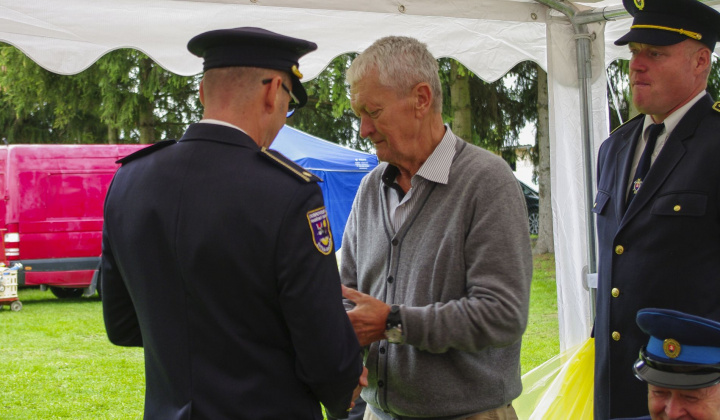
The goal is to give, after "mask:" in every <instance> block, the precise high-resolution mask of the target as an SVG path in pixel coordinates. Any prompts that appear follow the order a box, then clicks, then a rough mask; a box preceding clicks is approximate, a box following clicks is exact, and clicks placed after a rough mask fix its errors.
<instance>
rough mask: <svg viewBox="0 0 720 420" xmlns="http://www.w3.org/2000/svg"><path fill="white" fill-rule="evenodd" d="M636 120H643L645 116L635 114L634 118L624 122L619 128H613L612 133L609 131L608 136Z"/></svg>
mask: <svg viewBox="0 0 720 420" xmlns="http://www.w3.org/2000/svg"><path fill="white" fill-rule="evenodd" d="M638 118H645V114H637V115H636V116H634V117H632V118H630V119H629V120H627V121H625V122H624V123H622V124H620V125H619V126H617V127H615V129H614V130H613V131H611V132H610V134H612V133H614V132H616V131H618V130H619V129H621V128H622V127H624V126H625V125H627V124H629V123H631V122H633V121H635V120H637V119H638Z"/></svg>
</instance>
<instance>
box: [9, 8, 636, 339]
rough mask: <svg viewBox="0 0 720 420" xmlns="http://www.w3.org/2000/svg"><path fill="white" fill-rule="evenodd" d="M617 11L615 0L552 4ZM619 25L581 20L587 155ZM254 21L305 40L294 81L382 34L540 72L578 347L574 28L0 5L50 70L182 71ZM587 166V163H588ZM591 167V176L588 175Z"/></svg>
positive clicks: (500, 18)
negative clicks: (106, 65)
mask: <svg viewBox="0 0 720 420" xmlns="http://www.w3.org/2000/svg"><path fill="white" fill-rule="evenodd" d="M563 3H564V4H565V5H566V6H568V7H577V8H579V9H594V10H600V9H601V8H603V7H609V8H621V7H622V2H621V0H605V1H600V2H593V1H583V2H571V1H565V2H563ZM629 24H630V21H629V19H622V20H618V21H614V22H610V23H607V24H604V23H594V24H590V25H588V27H589V32H590V34H591V36H592V39H593V41H592V46H593V47H592V49H593V54H592V63H593V66H592V67H593V73H592V74H593V76H592V86H591V93H592V103H591V107H592V113H591V116H592V121H591V125H590V132H591V134H592V142H593V146H592V149H593V150H592V154H593V156H595V155H596V152H597V148H598V147H599V144H600V143H601V142H602V140H603V139H605V138H606V137H607V134H608V129H607V126H608V124H607V120H608V116H607V98H606V93H605V92H606V90H605V84H606V81H605V72H604V71H603V70H604V67H605V65H607V64H608V63H609V62H611V61H612V60H613V59H615V58H617V57H619V56H623V55H624V54H625V49H624V48H619V47H615V46H614V45H613V44H612V40H614V39H617V37H618V36H619V35H620V34H622V33H624V32H625V31H627V29H628V27H629ZM238 26H259V27H263V28H266V29H269V30H272V31H276V32H279V33H283V34H286V35H290V36H296V37H300V38H305V39H309V40H312V41H314V42H316V43H317V44H318V46H319V49H318V51H316V52H313V53H311V54H309V55H307V56H306V57H304V58H303V59H302V60H301V63H300V69H301V71H303V72H304V73H305V80H309V79H311V78H313V77H315V76H316V75H317V74H319V73H320V72H321V71H322V69H323V68H324V67H325V66H326V65H327V63H328V62H329V61H330V60H332V59H333V58H334V57H336V56H338V55H340V54H343V53H346V52H350V51H358V52H359V51H362V50H363V49H365V48H366V47H367V46H368V45H370V44H371V43H372V42H373V41H375V40H376V39H377V38H379V37H381V36H384V35H409V36H413V37H415V38H418V39H420V40H421V41H423V42H425V43H427V44H428V46H429V48H430V50H431V52H432V53H433V54H434V55H435V56H436V57H452V58H455V59H457V60H458V61H460V62H462V63H463V64H464V65H466V66H467V67H468V68H469V69H470V70H472V71H473V72H474V73H475V74H477V75H479V76H480V77H481V78H483V79H484V80H486V81H493V80H496V79H498V78H500V77H501V76H502V75H503V74H505V73H506V72H507V71H508V70H509V69H511V68H512V67H513V66H514V65H515V64H517V63H519V62H521V61H525V60H531V61H534V62H536V63H538V64H539V65H540V66H542V67H543V68H544V69H546V70H547V71H548V83H549V95H550V133H551V134H550V139H551V167H552V180H551V188H552V196H553V202H552V207H553V215H554V223H555V226H554V228H555V246H556V264H557V284H558V310H559V320H560V340H561V347H562V349H563V350H564V349H567V348H569V347H572V346H574V345H577V344H580V343H581V342H583V341H584V340H585V339H586V338H587V337H588V334H589V332H590V328H591V325H592V319H591V312H590V299H589V294H588V292H587V290H586V289H585V287H584V284H585V279H584V273H585V272H586V270H587V268H586V267H587V265H588V260H589V258H588V257H587V255H586V254H587V241H588V238H587V228H586V226H587V223H588V222H587V220H588V219H587V211H586V205H585V202H586V196H585V185H588V184H594V181H593V180H592V179H585V172H584V171H585V169H584V163H583V158H582V156H583V152H582V151H583V145H582V141H581V139H582V134H581V133H582V131H581V130H582V123H581V121H582V118H581V115H582V114H581V110H582V105H583V104H582V103H581V99H580V94H579V82H578V76H577V63H576V49H575V38H574V31H573V26H572V25H570V24H569V23H568V20H567V19H566V18H564V16H563V15H562V14H560V13H558V12H555V11H551V10H550V9H549V8H548V7H547V6H544V5H542V4H540V3H537V2H535V1H533V0H453V1H437V0H366V1H361V2H348V1H342V0H341V1H338V0H304V1H302V2H298V1H297V0H184V1H182V0H23V1H18V0H0V41H4V42H7V43H10V44H12V45H14V46H16V47H17V48H19V49H20V50H22V51H23V52H24V53H25V54H27V55H28V56H29V57H31V58H32V59H33V60H34V61H36V62H37V63H38V64H40V65H41V66H43V67H45V68H46V69H49V70H51V71H53V72H56V73H60V74H73V73H77V72H80V71H82V70H84V69H86V68H87V67H89V66H90V65H91V64H92V63H93V62H94V61H95V60H97V59H98V58H99V57H101V56H102V55H103V54H105V53H107V52H108V51H111V50H114V49H118V48H126V47H128V48H135V49H138V50H141V51H143V52H144V53H146V54H147V55H149V56H150V57H152V58H153V59H154V60H155V61H156V62H157V63H159V64H160V65H161V66H163V67H165V68H166V69H168V70H170V71H172V72H175V73H178V74H182V75H190V74H196V73H199V72H200V71H201V70H202V63H201V60H200V59H199V58H197V57H194V56H192V55H191V54H190V53H188V52H187V50H186V44H187V41H188V40H189V39H190V38H191V37H192V36H194V35H196V34H198V33H201V32H203V31H206V30H210V29H218V28H230V27H238ZM593 160H594V159H593ZM593 172H594V170H593Z"/></svg>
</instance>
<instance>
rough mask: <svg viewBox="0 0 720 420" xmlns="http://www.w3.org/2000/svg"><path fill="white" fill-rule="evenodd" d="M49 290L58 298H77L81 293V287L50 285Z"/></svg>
mask: <svg viewBox="0 0 720 420" xmlns="http://www.w3.org/2000/svg"><path fill="white" fill-rule="evenodd" d="M50 291H51V292H52V294H53V295H55V296H57V297H58V298H59V299H69V298H79V297H81V296H82V294H83V289H76V288H74V287H54V286H50Z"/></svg>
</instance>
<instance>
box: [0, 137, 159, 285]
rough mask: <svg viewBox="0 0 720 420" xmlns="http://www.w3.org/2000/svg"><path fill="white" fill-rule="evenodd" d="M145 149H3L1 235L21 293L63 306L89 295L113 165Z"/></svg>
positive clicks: (0, 166)
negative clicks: (48, 294)
mask: <svg viewBox="0 0 720 420" xmlns="http://www.w3.org/2000/svg"><path fill="white" fill-rule="evenodd" d="M145 146H147V145H10V146H5V147H0V191H2V193H3V196H4V202H5V205H4V206H2V205H0V229H5V232H4V239H5V260H6V261H7V262H8V264H9V265H13V264H14V263H20V264H21V268H20V269H19V270H18V285H19V286H41V287H42V288H46V287H49V288H50V290H51V291H52V292H53V293H54V294H55V295H56V296H57V297H61V298H63V297H79V296H81V295H82V294H83V292H84V291H94V289H92V288H91V289H89V290H88V288H89V287H90V286H91V283H92V279H93V274H94V273H95V270H96V269H97V268H98V264H99V261H100V257H99V256H100V253H101V238H102V223H103V204H104V201H105V194H106V192H107V189H108V186H109V185H110V182H111V181H112V177H113V175H114V174H115V171H116V170H117V168H118V165H117V164H116V163H115V161H117V160H118V159H120V158H122V157H124V156H127V155H129V154H130V153H133V152H134V151H136V150H138V149H141V148H143V147H145Z"/></svg>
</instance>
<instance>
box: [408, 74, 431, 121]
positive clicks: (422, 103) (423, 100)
mask: <svg viewBox="0 0 720 420" xmlns="http://www.w3.org/2000/svg"><path fill="white" fill-rule="evenodd" d="M412 96H413V98H414V100H415V104H414V105H415V112H416V113H417V115H418V117H422V116H424V115H426V114H427V113H428V112H429V111H430V108H431V107H432V101H433V93H432V89H431V88H430V85H429V84H427V83H425V82H421V83H418V84H417V85H415V87H414V88H413V90H412Z"/></svg>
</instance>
